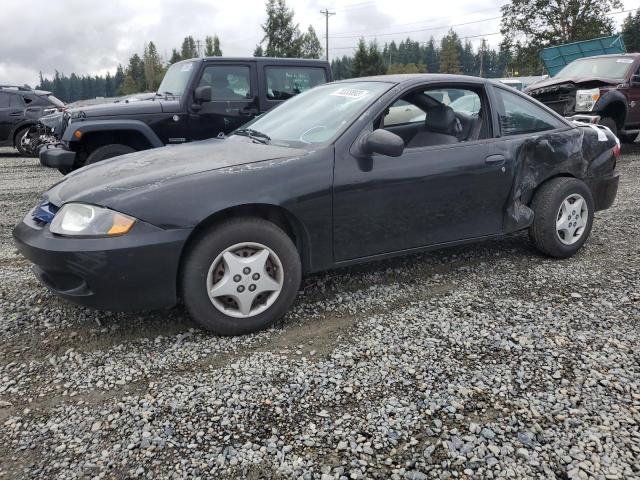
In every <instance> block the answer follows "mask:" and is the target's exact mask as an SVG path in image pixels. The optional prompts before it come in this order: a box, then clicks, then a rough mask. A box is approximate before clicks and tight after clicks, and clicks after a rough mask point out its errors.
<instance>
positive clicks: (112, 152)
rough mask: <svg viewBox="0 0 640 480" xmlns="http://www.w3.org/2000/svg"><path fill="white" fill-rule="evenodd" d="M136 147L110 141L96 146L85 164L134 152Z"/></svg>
mask: <svg viewBox="0 0 640 480" xmlns="http://www.w3.org/2000/svg"><path fill="white" fill-rule="evenodd" d="M135 151H136V149H135V148H132V147H130V146H129V145H123V144H121V143H110V144H108V145H103V146H101V147H98V148H96V149H95V150H94V151H93V152H91V153H90V154H89V155H88V156H87V159H86V161H85V163H84V164H85V165H91V164H92V163H96V162H100V161H102V160H106V159H108V158H113V157H119V156H120V155H126V154H127V153H133V152H135Z"/></svg>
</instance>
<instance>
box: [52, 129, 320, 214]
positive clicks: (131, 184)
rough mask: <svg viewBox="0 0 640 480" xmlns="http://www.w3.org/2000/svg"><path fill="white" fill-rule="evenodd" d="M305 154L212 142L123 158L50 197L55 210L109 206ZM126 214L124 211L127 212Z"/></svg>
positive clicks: (82, 174) (70, 179) (77, 175)
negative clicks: (197, 178)
mask: <svg viewBox="0 0 640 480" xmlns="http://www.w3.org/2000/svg"><path fill="white" fill-rule="evenodd" d="M306 153H307V152H306V151H305V150H300V149H296V148H288V147H281V146H276V145H263V144H259V143H253V142H251V141H250V140H248V139H246V138H245V137H234V136H232V137H230V138H228V139H216V138H213V139H209V140H204V141H201V142H192V143H188V144H183V145H171V146H167V147H162V148H155V149H151V150H145V151H142V152H136V153H131V154H129V155H123V156H121V157H116V158H113V159H110V160H104V161H102V162H99V163H96V164H94V165H89V166H87V167H84V168H81V169H79V170H76V171H75V172H73V173H72V174H70V175H68V176H67V177H65V178H64V179H63V180H62V181H61V182H59V183H58V184H56V185H54V186H53V187H52V188H51V189H50V190H49V191H48V192H47V194H46V197H47V199H48V200H49V201H50V202H51V203H53V204H54V205H56V206H62V205H63V204H64V203H67V202H72V201H81V202H87V203H93V204H96V205H102V206H106V207H110V206H113V205H115V204H116V203H118V199H122V198H123V197H126V198H129V199H130V198H131V197H132V196H135V195H137V194H144V193H145V192H149V190H151V189H159V188H162V186H163V184H165V183H168V182H172V181H176V180H179V179H180V178H181V177H186V176H190V175H197V174H202V173H205V172H210V171H213V170H224V169H228V170H229V171H233V169H234V168H236V167H238V166H241V165H247V164H252V163H257V162H264V161H267V160H276V159H286V158H292V157H300V156H303V155H306ZM125 213H126V212H125Z"/></svg>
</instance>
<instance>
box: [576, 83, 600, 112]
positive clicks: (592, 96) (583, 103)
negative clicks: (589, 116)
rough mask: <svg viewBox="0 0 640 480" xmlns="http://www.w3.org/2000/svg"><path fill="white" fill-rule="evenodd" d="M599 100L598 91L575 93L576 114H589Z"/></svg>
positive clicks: (596, 89) (579, 91)
mask: <svg viewBox="0 0 640 480" xmlns="http://www.w3.org/2000/svg"><path fill="white" fill-rule="evenodd" d="M599 98H600V89H599V88H592V89H590V90H578V91H577V92H576V112H590V111H591V110H593V106H594V105H595V104H596V102H597V101H598V99H599Z"/></svg>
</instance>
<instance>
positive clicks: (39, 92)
mask: <svg viewBox="0 0 640 480" xmlns="http://www.w3.org/2000/svg"><path fill="white" fill-rule="evenodd" d="M0 91H2V92H4V93H15V94H20V95H26V94H29V93H30V94H32V95H51V92H47V91H46V90H31V89H26V88H23V87H20V88H18V87H13V86H7V85H4V86H0Z"/></svg>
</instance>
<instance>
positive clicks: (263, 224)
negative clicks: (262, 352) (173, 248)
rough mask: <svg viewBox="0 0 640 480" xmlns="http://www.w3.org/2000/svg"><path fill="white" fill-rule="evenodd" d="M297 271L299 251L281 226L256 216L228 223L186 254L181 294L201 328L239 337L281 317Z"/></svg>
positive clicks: (208, 233) (199, 240)
mask: <svg viewBox="0 0 640 480" xmlns="http://www.w3.org/2000/svg"><path fill="white" fill-rule="evenodd" d="M301 273H302V267H301V262H300V255H299V254H298V250H297V249H296V246H295V245H294V244H293V242H292V241H291V239H290V238H289V236H288V235H287V234H286V233H285V232H284V231H283V230H282V229H281V228H279V227H278V226H276V225H274V224H273V223H271V222H268V221H266V220H263V219H260V218H238V219H231V220H226V221H224V222H222V223H219V224H216V225H215V226H214V227H212V228H210V229H209V230H207V231H205V232H204V233H202V234H201V235H200V236H199V237H198V238H197V239H196V240H195V242H194V243H193V244H192V245H191V246H190V248H189V249H188V251H187V252H186V255H185V258H184V260H183V263H182V268H181V275H180V287H181V288H180V289H181V296H182V299H183V301H184V303H185V305H186V307H187V310H188V311H189V313H190V315H191V317H192V318H193V319H194V320H195V321H196V322H197V323H198V324H200V325H201V326H202V327H203V328H205V329H207V330H209V331H211V332H214V333H216V334H218V335H242V334H246V333H251V332H255V331H258V330H262V329H264V328H267V327H269V326H271V325H273V323H275V322H276V321H278V320H279V319H280V318H282V317H283V316H284V315H285V313H286V312H287V311H288V310H289V307H290V306H291V304H292V303H293V300H294V299H295V297H296V295H297V292H298V288H299V286H300V278H301Z"/></svg>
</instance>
